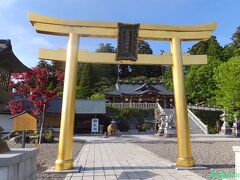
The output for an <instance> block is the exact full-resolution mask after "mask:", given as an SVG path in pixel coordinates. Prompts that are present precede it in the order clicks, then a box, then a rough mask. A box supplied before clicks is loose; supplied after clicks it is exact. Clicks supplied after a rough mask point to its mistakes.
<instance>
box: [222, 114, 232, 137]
mask: <svg viewBox="0 0 240 180" xmlns="http://www.w3.org/2000/svg"><path fill="white" fill-rule="evenodd" d="M228 117H229V115H228V114H227V113H225V112H224V113H223V114H221V115H220V118H221V120H222V121H223V125H222V127H221V132H220V134H222V135H231V134H232V129H231V127H230V126H229V124H228V122H227V120H228Z"/></svg>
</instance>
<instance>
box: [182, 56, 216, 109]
mask: <svg viewBox="0 0 240 180" xmlns="http://www.w3.org/2000/svg"><path fill="white" fill-rule="evenodd" d="M220 63H221V61H220V60H219V59H217V58H214V57H211V56H210V57H209V58H208V64H206V65H196V66H191V67H190V69H189V71H188V73H187V74H186V77H185V86H186V92H187V97H188V101H189V102H191V103H200V102H205V103H208V104H213V105H214V101H215V90H216V84H215V81H214V78H213V76H214V73H215V71H216V69H217V68H218V66H219V65H220Z"/></svg>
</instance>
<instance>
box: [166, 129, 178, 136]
mask: <svg viewBox="0 0 240 180" xmlns="http://www.w3.org/2000/svg"><path fill="white" fill-rule="evenodd" d="M176 136H177V131H176V128H164V137H176Z"/></svg>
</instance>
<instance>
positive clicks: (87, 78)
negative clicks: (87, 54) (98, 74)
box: [77, 64, 94, 99]
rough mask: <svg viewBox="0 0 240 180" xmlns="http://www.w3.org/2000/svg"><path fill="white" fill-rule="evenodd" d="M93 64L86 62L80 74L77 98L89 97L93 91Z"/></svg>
mask: <svg viewBox="0 0 240 180" xmlns="http://www.w3.org/2000/svg"><path fill="white" fill-rule="evenodd" d="M91 73H92V66H91V64H84V65H83V68H82V72H81V76H80V83H79V86H78V88H77V98H82V99H83V98H89V97H90V96H91V95H92V94H93V93H94V92H93V85H94V82H93V78H92V74H91Z"/></svg>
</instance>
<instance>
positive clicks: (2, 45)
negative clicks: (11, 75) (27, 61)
mask: <svg viewBox="0 0 240 180" xmlns="http://www.w3.org/2000/svg"><path fill="white" fill-rule="evenodd" d="M0 65H1V66H3V67H4V68H8V69H9V70H10V72H25V71H28V70H29V68H28V67H27V66H25V65H24V64H23V63H22V62H21V61H20V60H19V59H18V58H17V57H16V56H15V54H14V53H13V50H12V45H11V41H10V40H2V39H0Z"/></svg>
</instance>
